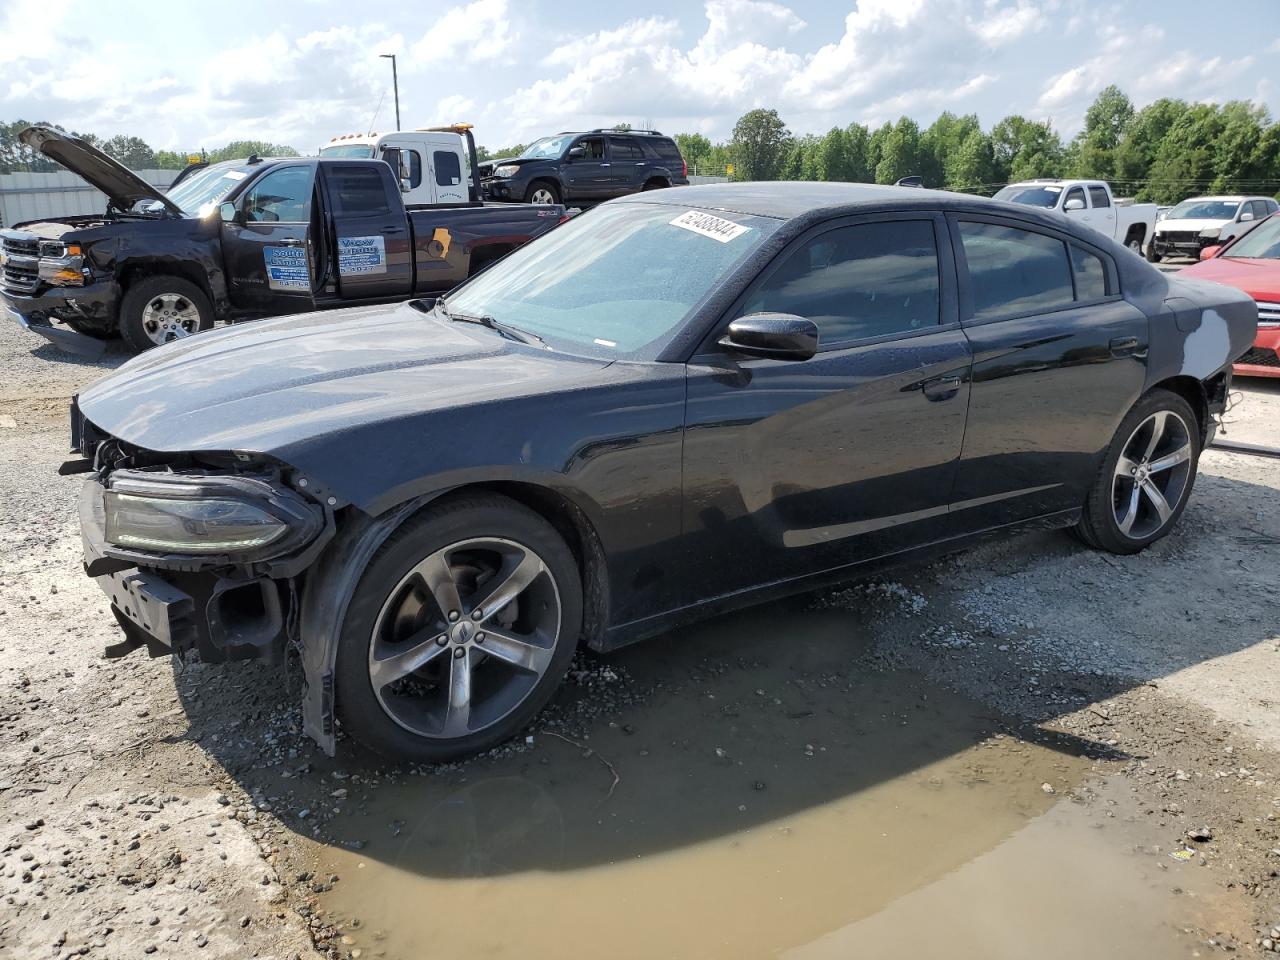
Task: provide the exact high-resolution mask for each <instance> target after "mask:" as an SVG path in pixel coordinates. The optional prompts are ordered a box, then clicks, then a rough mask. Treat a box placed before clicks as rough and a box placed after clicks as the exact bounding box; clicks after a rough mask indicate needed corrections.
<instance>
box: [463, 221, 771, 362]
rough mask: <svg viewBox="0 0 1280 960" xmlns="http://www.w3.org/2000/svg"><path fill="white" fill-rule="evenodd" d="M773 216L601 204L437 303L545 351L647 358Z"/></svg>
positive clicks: (751, 246) (752, 243)
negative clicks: (509, 329)
mask: <svg viewBox="0 0 1280 960" xmlns="http://www.w3.org/2000/svg"><path fill="white" fill-rule="evenodd" d="M779 222H780V221H778V220H774V219H771V218H768V217H752V216H746V215H743V214H736V213H721V212H719V211H717V212H715V213H707V212H704V211H699V210H691V209H689V208H688V207H680V206H674V205H673V206H668V205H665V204H662V205H660V204H651V203H624V204H617V205H607V206H603V207H599V208H597V209H596V210H592V211H591V212H589V213H586V214H583V215H581V216H578V217H575V218H574V219H573V220H570V221H569V222H568V223H566V224H565V225H564V226H562V227H558V228H556V229H555V230H552V231H551V232H550V233H548V234H546V235H545V236H543V237H540V238H539V239H538V240H536V241H534V242H533V243H529V244H526V245H525V246H523V247H520V248H519V249H517V250H516V251H515V252H513V253H511V254H510V255H508V256H507V257H506V258H505V259H504V260H503V261H502V262H501V263H499V264H497V265H496V266H494V267H493V268H492V269H490V270H487V271H485V272H484V273H481V274H479V275H478V276H477V277H475V279H473V280H471V281H469V282H468V283H467V284H465V285H464V286H462V287H460V288H459V289H458V290H457V292H455V293H453V294H451V295H450V296H449V297H448V299H447V300H446V301H445V302H444V307H445V309H446V310H448V311H449V312H450V313H453V314H466V315H469V316H490V317H492V318H493V319H495V320H497V321H499V322H501V323H505V324H509V325H510V326H513V327H517V328H519V329H520V330H523V331H526V332H528V333H533V334H536V335H537V336H538V337H540V338H541V339H543V340H545V341H546V342H547V345H548V346H549V347H551V348H552V349H563V350H564V351H566V352H569V353H578V354H586V355H589V356H598V357H607V358H609V359H634V360H652V359H655V358H656V357H657V356H658V354H659V353H661V352H662V349H663V347H665V346H666V344H667V343H668V342H670V340H671V338H672V337H673V336H674V335H675V334H676V333H677V332H678V331H679V329H680V328H681V326H682V325H683V323H684V321H685V319H686V318H687V317H688V316H689V314H690V313H691V312H692V311H693V309H694V307H695V306H697V304H698V303H699V302H700V301H701V300H702V299H703V298H704V297H706V296H707V294H708V293H710V292H711V291H712V290H713V289H714V288H715V287H716V285H717V284H718V283H719V282H720V281H721V280H723V279H724V278H725V276H727V275H728V273H729V271H730V270H731V269H732V268H733V267H734V266H735V265H736V264H738V263H739V262H740V261H741V260H742V258H743V257H745V256H746V255H747V254H748V253H750V252H751V251H752V250H754V249H755V248H756V247H758V246H759V245H760V243H761V242H762V241H763V240H764V239H765V238H766V237H767V236H769V235H770V234H771V233H773V231H774V230H776V229H777V227H778V224H779Z"/></svg>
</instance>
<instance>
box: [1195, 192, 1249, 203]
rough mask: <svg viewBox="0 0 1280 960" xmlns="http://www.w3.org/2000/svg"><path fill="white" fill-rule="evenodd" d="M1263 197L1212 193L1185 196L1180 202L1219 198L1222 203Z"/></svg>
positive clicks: (1196, 201)
mask: <svg viewBox="0 0 1280 960" xmlns="http://www.w3.org/2000/svg"><path fill="white" fill-rule="evenodd" d="M1265 199H1266V197H1248V196H1242V195H1240V194H1231V195H1230V196H1220V195H1218V194H1214V195H1213V196H1206V197H1187V199H1185V200H1183V201H1182V202H1183V203H1198V202H1199V201H1201V200H1221V201H1222V202H1224V203H1243V202H1244V201H1245V200H1265Z"/></svg>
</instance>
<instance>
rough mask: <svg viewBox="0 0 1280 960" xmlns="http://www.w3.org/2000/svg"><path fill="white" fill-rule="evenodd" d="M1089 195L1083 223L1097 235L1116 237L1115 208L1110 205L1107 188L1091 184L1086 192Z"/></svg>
mask: <svg viewBox="0 0 1280 960" xmlns="http://www.w3.org/2000/svg"><path fill="white" fill-rule="evenodd" d="M1086 192H1087V193H1088V194H1089V212H1088V215H1087V216H1086V218H1085V222H1086V223H1088V224H1089V226H1091V227H1093V229H1095V230H1097V231H1098V232H1099V233H1105V234H1106V235H1107V236H1108V237H1116V238H1117V239H1122V238H1120V237H1118V236H1117V230H1116V208H1115V207H1114V206H1113V205H1112V203H1111V195H1110V194H1109V193H1107V188H1106V187H1104V186H1102V184H1099V183H1091V184H1089V187H1088V189H1087V191H1086Z"/></svg>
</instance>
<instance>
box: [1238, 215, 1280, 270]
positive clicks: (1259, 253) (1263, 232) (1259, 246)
mask: <svg viewBox="0 0 1280 960" xmlns="http://www.w3.org/2000/svg"><path fill="white" fill-rule="evenodd" d="M1224 255H1225V256H1228V257H1245V258H1248V259H1250V260H1280V217H1278V216H1270V217H1267V219H1265V220H1263V221H1262V222H1261V223H1260V224H1258V225H1257V226H1256V227H1254V228H1253V229H1252V230H1250V231H1249V232H1248V233H1246V234H1245V235H1244V236H1243V237H1241V238H1240V239H1239V240H1237V241H1236V242H1235V243H1233V244H1232V245H1231V246H1230V247H1228V248H1227V251H1226V253H1225V254H1224Z"/></svg>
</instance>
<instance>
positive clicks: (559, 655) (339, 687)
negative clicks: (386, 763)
mask: <svg viewBox="0 0 1280 960" xmlns="http://www.w3.org/2000/svg"><path fill="white" fill-rule="evenodd" d="M526 581H527V582H526ZM499 585H501V586H499ZM490 591H492V593H490ZM504 591H507V592H506V593H504ZM494 593H496V594H499V595H500V597H501V599H503V600H505V601H506V602H503V603H501V604H500V605H498V606H495V607H491V608H489V609H487V610H486V609H484V608H483V604H484V601H485V600H486V599H491V598H492V596H493V594H494ZM441 596H443V597H444V598H445V599H444V600H443V601H441V600H437V598H438V597H441ZM455 601H456V605H457V607H458V609H456V610H453V611H448V610H444V609H443V608H444V607H445V606H451V605H454V603H455ZM450 614H456V616H455V617H450ZM581 630H582V577H581V572H580V570H579V568H578V564H577V561H576V560H575V559H574V556H573V554H572V552H570V550H569V548H568V546H567V545H566V544H565V541H564V539H563V538H562V537H561V536H560V534H559V533H557V532H556V530H555V528H554V527H552V526H551V524H550V523H548V522H547V521H546V520H545V519H544V518H543V517H541V516H539V515H538V514H537V513H534V512H533V511H532V510H530V509H528V508H527V507H525V506H523V505H521V504H519V503H516V502H515V501H513V500H510V499H508V498H506V497H501V496H496V495H490V494H483V495H479V494H475V495H468V494H463V495H459V496H454V497H449V498H447V499H445V500H441V501H439V502H436V503H434V504H432V505H430V506H428V507H427V508H426V509H424V510H423V511H421V512H420V513H418V514H417V515H415V516H414V517H413V518H411V519H410V520H409V521H407V522H406V523H405V525H404V526H402V527H401V528H400V529H398V530H396V531H395V532H394V533H392V534H391V535H390V536H389V537H388V538H387V540H386V542H385V543H384V544H383V545H382V546H381V547H380V548H379V550H378V552H377V553H376V554H375V555H374V557H373V559H372V560H371V561H370V563H369V566H368V567H367V568H366V570H365V572H364V574H363V575H362V576H361V578H360V582H359V584H358V585H357V587H356V589H355V593H354V594H353V596H352V598H351V602H350V605H349V606H348V609H347V614H346V618H345V620H344V622H343V625H342V632H341V634H340V639H339V645H338V656H337V665H336V666H337V669H336V675H335V692H336V695H337V709H338V715H339V717H340V718H341V720H342V724H343V728H344V730H345V731H346V732H348V733H349V734H351V735H352V736H353V737H354V738H355V739H356V740H357V741H359V742H360V743H361V744H362V745H363V746H365V747H368V748H369V749H371V750H373V751H375V752H376V753H378V754H381V755H382V756H384V757H387V758H388V759H392V760H397V761H405V760H407V761H417V762H429V763H435V762H440V761H445V760H451V759H455V758H457V757H462V756H466V755H468V754H473V753H477V752H479V751H482V750H485V749H488V748H489V747H492V746H494V745H495V744H498V743H501V742H502V741H504V740H506V739H508V738H509V737H511V736H513V735H515V734H516V733H518V732H519V731H520V730H521V729H523V728H524V727H525V725H527V724H528V723H529V721H530V720H532V719H533V717H534V715H535V714H537V713H538V711H539V710H541V709H542V707H543V706H544V705H545V704H546V702H547V700H549V699H550V697H551V695H552V694H553V693H554V692H555V689H556V687H557V686H558V685H559V683H560V680H561V679H562V678H563V676H564V673H565V671H566V670H567V669H568V666H569V662H570V660H572V658H573V654H574V650H575V649H576V647H577V642H578V637H579V634H580V633H581ZM498 641H500V642H498ZM498 651H501V653H499V652H498Z"/></svg>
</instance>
